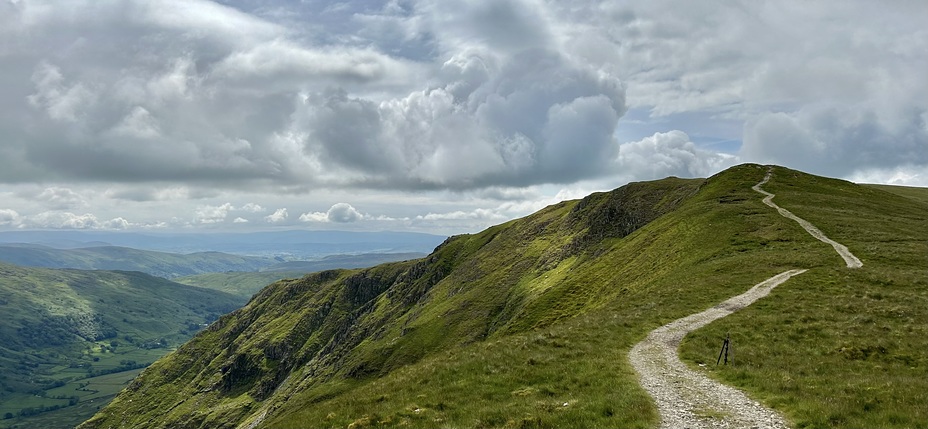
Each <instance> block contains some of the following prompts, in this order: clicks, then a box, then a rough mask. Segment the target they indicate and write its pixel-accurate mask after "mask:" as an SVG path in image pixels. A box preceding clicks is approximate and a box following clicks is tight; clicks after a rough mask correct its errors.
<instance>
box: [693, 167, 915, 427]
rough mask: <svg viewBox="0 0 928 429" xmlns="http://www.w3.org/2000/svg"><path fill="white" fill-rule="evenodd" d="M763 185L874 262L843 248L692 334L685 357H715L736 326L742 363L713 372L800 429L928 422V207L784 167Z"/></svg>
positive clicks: (779, 200)
mask: <svg viewBox="0 0 928 429" xmlns="http://www.w3.org/2000/svg"><path fill="white" fill-rule="evenodd" d="M765 188H766V189H767V190H768V191H770V192H773V193H775V194H776V195H777V196H776V198H775V199H774V201H776V202H777V203H778V204H780V205H782V206H783V207H788V208H789V210H790V211H792V212H793V213H795V214H796V215H797V216H800V217H802V218H804V219H806V220H808V221H810V222H812V223H813V224H815V225H816V226H818V227H819V229H821V230H822V231H824V232H825V233H826V234H828V236H829V237H830V238H832V239H834V240H837V241H839V242H841V243H843V244H845V245H847V246H848V247H849V248H850V249H851V251H852V252H854V253H855V255H857V256H858V257H859V258H860V259H861V260H862V261H863V263H864V266H863V268H860V269H858V270H848V269H846V268H843V266H844V264H843V262H842V261H841V259H840V258H839V257H838V256H837V255H836V254H835V255H834V256H833V257H830V264H829V265H827V266H823V267H821V268H817V269H814V270H811V271H809V272H808V273H805V274H803V275H802V276H798V277H796V278H794V279H792V280H790V281H789V282H787V283H785V284H783V285H781V286H780V287H779V288H777V289H776V290H775V291H774V292H773V294H772V295H771V297H770V299H766V300H763V301H761V302H758V303H757V304H755V305H754V306H752V307H749V308H747V309H745V310H743V311H742V312H739V313H736V314H734V315H732V316H729V317H728V318H725V319H722V320H720V321H718V322H716V323H713V324H712V325H710V326H708V327H706V328H705V329H703V330H701V331H698V332H696V333H694V335H692V336H691V337H688V338H687V339H686V340H685V341H684V343H683V346H682V351H683V353H684V355H685V356H686V357H687V358H688V359H690V360H691V361H693V362H709V361H711V363H712V364H713V365H714V359H715V356H712V355H713V354H716V353H718V347H719V346H720V345H721V340H720V338H721V337H723V336H724V335H725V333H727V332H731V333H732V341H733V344H734V349H735V350H736V351H735V356H736V357H735V363H734V365H730V366H728V367H724V366H723V367H714V366H712V368H711V370H712V371H713V372H714V373H715V375H716V376H717V377H719V378H720V379H722V380H725V381H727V382H729V383H731V384H734V385H738V386H741V387H743V388H745V389H746V390H748V391H749V392H750V393H752V394H754V395H755V396H757V397H758V398H764V399H765V400H766V402H767V403H769V404H771V405H773V406H776V407H777V408H779V409H781V410H783V411H785V412H786V413H787V415H788V416H790V418H792V419H793V420H794V422H795V423H796V426H797V427H800V428H802V427H849V428H860V427H883V428H888V427H899V428H903V427H928V408H926V407H925V406H924V405H925V404H926V403H928V206H925V205H919V204H917V203H913V202H912V201H911V200H909V199H906V198H903V197H900V196H899V195H895V194H892V193H888V192H883V191H882V190H881V189H882V187H881V188H876V189H875V188H873V187H870V186H857V185H854V184H851V183H848V182H844V181H840V180H834V179H827V178H822V177H815V176H810V175H806V174H802V173H798V172H795V171H792V170H787V169H783V168H778V169H776V170H775V174H774V176H773V179H772V180H771V181H770V184H769V185H767V186H765ZM821 246H822V247H827V245H825V244H822V245H821Z"/></svg>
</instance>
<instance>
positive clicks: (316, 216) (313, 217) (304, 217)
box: [300, 212, 329, 222]
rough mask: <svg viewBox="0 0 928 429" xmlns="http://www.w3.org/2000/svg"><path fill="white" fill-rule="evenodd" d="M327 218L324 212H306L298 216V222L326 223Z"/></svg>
mask: <svg viewBox="0 0 928 429" xmlns="http://www.w3.org/2000/svg"><path fill="white" fill-rule="evenodd" d="M328 221H329V216H328V213H326V212H307V213H303V214H301V215H300V222H328Z"/></svg>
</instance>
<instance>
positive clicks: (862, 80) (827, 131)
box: [0, 0, 928, 231]
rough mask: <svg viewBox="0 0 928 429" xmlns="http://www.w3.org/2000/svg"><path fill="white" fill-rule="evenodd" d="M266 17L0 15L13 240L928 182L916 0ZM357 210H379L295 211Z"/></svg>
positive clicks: (924, 35)
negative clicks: (717, 188)
mask: <svg viewBox="0 0 928 429" xmlns="http://www.w3.org/2000/svg"><path fill="white" fill-rule="evenodd" d="M258 3H261V2H236V3H235V5H234V7H232V6H225V5H222V4H219V3H217V2H213V1H207V0H166V1H159V2H150V1H142V0H127V1H124V2H118V3H117V2H94V1H89V0H76V1H69V2H64V3H62V2H53V1H47V0H31V1H28V2H26V1H19V2H9V1H8V2H3V1H0V66H2V70H3V75H2V76H3V77H2V79H0V93H2V94H4V97H3V98H2V99H0V135H2V136H3V138H2V139H0V192H3V193H4V195H11V197H10V199H6V198H5V197H4V202H5V203H6V206H7V207H15V209H16V215H17V216H18V218H17V219H18V220H15V221H14V220H7V221H5V222H6V224H5V225H4V226H5V227H7V228H12V227H15V226H14V225H16V222H19V223H18V224H20V225H23V224H24V223H23V222H26V220H28V219H31V218H33V217H35V216H38V214H40V213H43V212H45V211H47V210H57V211H70V212H83V211H85V210H86V211H91V212H93V213H95V214H96V215H97V216H100V219H104V218H107V219H109V218H112V219H113V220H114V222H113V224H112V226H113V227H119V226H120V225H123V226H126V225H128V227H130V228H131V227H143V225H144V227H148V228H159V227H163V228H188V227H192V228H206V227H209V228H222V227H231V226H232V225H233V224H235V223H236V222H238V223H240V224H241V223H242V222H241V221H240V220H239V219H241V220H250V221H251V222H250V224H249V225H256V227H257V226H258V225H260V224H263V222H262V219H263V218H264V217H265V216H264V215H266V214H268V213H271V212H272V210H269V209H267V208H266V207H290V208H291V209H292V210H298V212H299V213H303V214H302V215H300V217H299V221H304V222H330V223H331V224H330V225H328V226H330V227H331V226H333V225H336V224H335V221H334V219H346V220H354V221H355V222H354V223H353V224H352V225H349V224H340V225H341V226H345V227H350V228H372V227H381V226H382V224H377V222H382V223H383V224H387V225H389V223H390V222H393V224H392V225H399V226H397V227H410V228H433V227H434V228H441V230H442V231H451V230H453V228H465V229H468V230H472V228H477V227H479V226H482V225H485V224H487V223H489V222H493V221H498V220H502V219H503V218H508V217H512V216H517V215H521V214H525V211H527V210H530V209H531V208H534V207H537V206H538V205H539V204H542V203H543V202H547V201H552V200H556V199H557V198H559V197H551V196H550V195H551V194H553V193H555V192H557V190H558V189H562V190H566V191H565V193H564V195H567V194H570V195H571V196H572V197H580V196H583V195H580V194H582V192H585V191H587V190H603V189H607V188H610V187H615V186H619V185H622V184H624V183H625V182H627V181H630V180H643V179H654V178H659V177H663V176H665V175H678V176H706V175H710V174H712V173H714V172H715V171H717V170H719V169H722V168H724V167H725V166H728V165H731V164H733V163H735V162H741V161H754V162H776V163H781V164H785V165H786V166H788V167H792V168H799V169H803V170H807V171H810V172H813V173H818V174H827V175H837V176H841V177H846V178H860V179H866V180H868V181H892V182H894V183H908V184H912V183H920V182H919V181H920V180H923V178H924V176H925V174H924V172H925V171H928V137H926V136H928V101H926V100H928V80H926V79H924V74H925V73H924V71H925V70H928V54H926V52H928V29H926V28H925V26H924V22H926V21H928V6H926V4H924V3H923V2H890V3H885V4H884V3H875V2H868V1H861V0H848V1H841V2H836V1H829V0H826V1H821V2H814V3H809V2H803V1H799V0H785V1H779V2H754V1H735V2H678V1H670V0H654V1H648V2H634V3H628V2H616V1H600V0H575V1H570V2H546V1H542V0H478V1H470V2H446V1H439V0H413V1H410V2H405V1H404V2H387V4H385V5H374V4H371V3H369V2H367V3H365V2H343V3H339V4H338V5H329V6H328V7H324V8H321V9H320V8H319V7H317V6H318V5H315V4H314V3H312V2H309V3H307V2H302V3H301V2H290V3H287V4H283V3H280V4H273V5H270V6H268V5H269V4H267V3H261V4H258ZM627 107H630V108H632V110H631V112H632V113H631V114H630V115H629V116H632V117H631V118H624V119H623V118H622V117H623V115H626V108H627ZM719 141H724V142H725V143H724V144H721V145H717V146H713V145H712V143H709V142H719ZM742 141H743V145H741V143H742ZM739 145H741V148H740V150H739V149H738V147H739ZM723 152H724V153H723ZM24 184H27V185H24ZM10 189H16V190H17V191H9V190H10ZM43 189H45V190H46V191H42V190H43ZM40 194H42V195H40ZM26 195H28V198H27V197H26ZM343 195H351V198H352V201H353V202H354V203H355V204H358V205H363V207H365V209H367V210H371V211H373V212H376V213H386V214H376V215H371V214H365V213H361V212H360V211H358V210H354V209H348V208H342V209H339V210H334V211H333V209H331V208H330V209H329V210H327V211H319V212H316V211H314V210H315V209H314V208H312V206H296V205H297V204H300V201H310V200H311V201H317V202H318V201H324V202H325V204H332V203H336V202H338V201H341V200H343V198H344V197H343ZM37 196H38V197H37ZM562 196H563V195H562ZM428 199H433V200H431V201H424V200H428ZM226 201H229V203H227V202H226ZM242 201H253V202H251V203H248V204H244V205H239V204H241V202H242ZM384 201H388V203H385V202H384ZM233 203H234V204H235V205H233ZM259 203H260V204H259ZM496 204H499V206H497V207H495V208H492V209H486V208H485V207H492V206H494V205H496ZM390 205H393V206H396V209H395V210H394V209H381V207H388V206H390ZM333 207H334V206H333ZM481 208H482V210H489V212H484V213H478V211H477V210H478V209H481ZM429 212H432V213H431V216H430V220H426V215H421V216H420V217H419V218H417V217H416V215H417V214H422V213H429ZM258 213H260V215H259V214H258ZM340 214H341V215H343V216H339V215H340ZM237 215H240V216H237ZM275 215H277V213H274V214H272V215H271V216H268V218H271V217H274V216H275ZM5 216H6V218H7V219H14V216H13V214H11V213H6V214H5ZM62 216H63V215H59V216H58V217H54V216H51V215H45V218H46V220H48V222H47V223H48V224H53V225H92V224H93V222H92V221H91V219H90V218H87V217H86V215H79V214H72V215H71V216H70V217H67V216H65V218H62ZM171 217H176V218H178V219H177V220H170V218H171ZM120 218H122V219H133V220H135V221H136V223H130V222H120V221H119V220H118V219H120ZM277 218H280V215H278V216H277ZM39 220H41V219H39ZM361 220H364V222H361ZM292 221H293V222H291V220H290V219H283V220H282V221H280V222H277V223H275V226H281V227H282V226H286V225H290V224H292V223H295V222H296V219H294V220H292ZM0 222H4V221H0ZM107 222H109V221H107ZM288 222H290V223H288ZM104 223H105V222H103V221H97V224H98V225H102V224H104ZM32 225H38V223H34V224H32ZM265 225H266V224H265ZM449 225H450V226H449ZM241 226H243V227H244V226H246V225H241ZM101 227H102V226H101Z"/></svg>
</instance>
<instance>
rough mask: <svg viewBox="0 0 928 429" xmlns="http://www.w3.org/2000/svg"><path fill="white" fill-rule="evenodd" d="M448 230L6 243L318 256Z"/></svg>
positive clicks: (60, 235) (38, 236)
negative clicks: (427, 232)
mask: <svg viewBox="0 0 928 429" xmlns="http://www.w3.org/2000/svg"><path fill="white" fill-rule="evenodd" d="M445 238H447V237H445V236H440V235H433V234H423V233H414V232H347V231H298V230H293V231H273V232H252V233H150V234H147V233H146V234H143V233H135V232H107V231H69V230H55V231H4V232H0V243H7V244H13V243H27V244H39V245H43V246H46V247H52V248H57V249H77V248H86V247H105V246H116V247H129V248H133V249H139V250H153V251H161V252H170V253H184V254H187V253H197V252H224V253H232V254H236V255H247V256H261V257H279V258H282V259H281V261H283V260H301V259H310V258H311V259H315V258H321V257H324V256H328V255H334V254H357V253H404V252H416V253H429V252H431V251H432V250H434V248H435V247H436V246H438V245H439V244H441V242H442V241H444V240H445Z"/></svg>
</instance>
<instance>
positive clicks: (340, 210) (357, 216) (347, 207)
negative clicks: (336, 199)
mask: <svg viewBox="0 0 928 429" xmlns="http://www.w3.org/2000/svg"><path fill="white" fill-rule="evenodd" d="M363 218H364V215H362V214H361V212H359V211H357V210H356V209H355V208H354V207H352V206H351V204H348V203H338V204H335V205H333V206H332V207H331V208H329V212H328V213H326V219H328V220H329V222H336V223H351V222H357V221H359V220H361V219H363Z"/></svg>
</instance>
